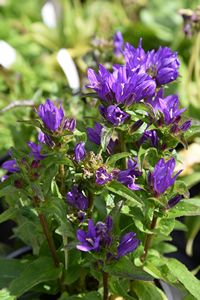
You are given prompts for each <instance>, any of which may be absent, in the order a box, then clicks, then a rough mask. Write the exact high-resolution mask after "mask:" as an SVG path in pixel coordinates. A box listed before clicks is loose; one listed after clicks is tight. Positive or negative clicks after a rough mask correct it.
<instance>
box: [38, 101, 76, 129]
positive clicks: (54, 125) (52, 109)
mask: <svg viewBox="0 0 200 300" xmlns="http://www.w3.org/2000/svg"><path fill="white" fill-rule="evenodd" d="M37 113H38V116H39V117H40V119H41V120H42V122H43V123H44V125H45V127H46V128H47V129H48V130H50V131H52V132H55V131H57V130H59V129H62V130H68V131H71V132H73V131H74V129H75V127H76V121H75V120H74V119H69V118H65V117H64V110H63V108H62V105H60V107H59V108H58V107H57V106H56V105H55V104H54V103H53V102H52V101H51V100H49V99H47V100H46V102H45V104H40V106H39V108H38V111H37Z"/></svg>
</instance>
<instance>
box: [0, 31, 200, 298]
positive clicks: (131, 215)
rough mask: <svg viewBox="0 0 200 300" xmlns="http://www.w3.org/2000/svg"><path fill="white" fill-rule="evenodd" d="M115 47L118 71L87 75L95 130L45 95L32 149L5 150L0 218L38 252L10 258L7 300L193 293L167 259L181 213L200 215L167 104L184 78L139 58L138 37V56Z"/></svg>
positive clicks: (180, 120) (171, 58)
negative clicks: (169, 290)
mask: <svg viewBox="0 0 200 300" xmlns="http://www.w3.org/2000/svg"><path fill="white" fill-rule="evenodd" d="M114 46H115V54H116V55H117V57H120V59H121V61H123V64H117V65H114V66H113V69H112V71H111V70H107V69H106V68H105V67H104V66H103V65H99V68H98V70H97V72H95V71H94V70H93V69H91V68H90V69H88V80H89V84H88V88H90V89H93V90H94V91H95V93H96V94H95V95H94V94H93V98H95V99H97V100H94V99H92V101H96V104H97V105H98V110H99V116H98V119H97V120H96V122H93V120H92V118H91V119H90V120H89V121H87V122H85V123H87V124H86V126H85V128H83V122H81V123H80V124H79V122H76V121H75V119H73V118H70V117H69V116H66V115H65V112H64V109H63V106H62V103H56V102H53V101H51V100H49V99H47V100H46V102H45V103H44V104H41V105H40V106H39V107H38V108H36V118H35V120H33V121H31V124H32V125H34V126H35V127H37V128H38V138H37V142H33V141H30V142H28V147H26V148H24V151H22V150H19V149H11V151H10V155H11V160H9V161H7V162H5V163H4V164H3V165H2V168H3V169H4V170H6V171H7V173H5V175H4V176H3V178H2V183H1V192H0V193H1V196H4V197H5V199H6V201H7V203H8V209H7V210H6V211H5V212H4V213H3V214H1V215H0V220H1V222H2V221H5V220H7V219H9V218H11V219H13V220H14V221H15V222H16V223H17V225H18V226H17V227H16V229H15V235H16V236H17V237H18V238H20V239H21V240H22V241H23V242H25V243H26V244H27V245H29V246H31V251H32V254H33V255H31V256H27V257H26V259H25V260H24V259H18V260H13V261H9V262H8V263H9V264H10V265H11V264H15V266H16V268H18V270H20V271H19V272H18V273H17V274H16V276H14V278H12V280H11V281H9V282H8V281H7V282H6V286H7V287H8V290H9V292H10V295H11V296H13V297H14V298H15V297H20V296H22V295H24V294H25V293H27V292H30V291H31V292H34V293H39V294H42V293H48V294H51V295H57V297H58V298H59V299H60V300H65V299H66V300H68V299H69V300H70V299H80V298H81V299H94V300H95V299H102V297H103V299H104V300H107V299H113V298H112V297H114V295H120V296H122V297H123V298H124V299H147V297H150V296H149V295H151V298H152V299H155V298H156V299H166V296H165V295H164V293H163V291H162V290H161V288H160V285H158V283H157V281H156V280H157V279H160V280H162V281H164V282H166V283H169V284H172V285H174V286H176V287H177V288H179V289H180V290H181V291H182V293H183V295H184V296H185V297H190V296H188V295H192V296H193V297H194V298H195V299H198V297H199V294H200V288H199V282H198V280H197V279H196V278H195V277H194V275H192V273H191V272H189V271H188V270H187V268H186V267H185V266H184V265H183V264H181V263H180V262H179V261H177V260H175V259H172V258H167V257H166V256H165V254H166V253H169V252H172V251H174V247H173V246H172V245H171V244H170V243H169V241H170V236H169V235H170V233H171V231H172V230H173V229H174V228H182V227H181V223H180V222H179V221H178V220H176V217H180V216H185V215H199V214H200V202H199V201H198V200H197V199H196V200H194V199H188V198H189V193H188V190H187V187H186V186H185V184H184V183H183V182H181V181H179V180H178V178H177V177H178V175H179V174H180V173H181V171H182V170H177V169H176V160H177V154H176V146H177V145H178V144H179V143H181V144H183V145H184V146H185V147H186V146H187V143H186V138H185V137H186V134H187V136H189V134H190V133H191V132H192V129H191V128H192V127H191V120H187V119H185V116H184V111H185V110H184V109H180V108H179V99H178V96H177V95H166V96H164V92H165V87H166V85H168V84H170V83H171V82H173V81H174V80H176V79H177V77H178V76H179V71H178V70H179V65H180V63H179V60H178V56H177V53H175V52H173V51H172V50H171V49H169V48H167V47H160V48H159V49H158V50H151V51H148V52H145V51H144V49H143V48H142V41H141V40H140V42H139V45H138V47H137V48H135V47H133V46H132V45H130V44H129V43H126V44H124V42H123V37H122V36H121V35H120V33H117V35H116V36H115V38H114ZM27 123H30V122H29V121H27ZM89 126H90V127H89ZM3 263H4V264H5V261H4V262H3ZM109 297H110V298H109ZM58 298H57V299H58ZM187 299H189V298H187Z"/></svg>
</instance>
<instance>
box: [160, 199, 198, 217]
mask: <svg viewBox="0 0 200 300" xmlns="http://www.w3.org/2000/svg"><path fill="white" fill-rule="evenodd" d="M199 215H200V199H199V198H191V199H183V200H181V201H180V202H179V203H178V204H177V205H176V206H174V207H173V208H171V209H169V210H168V211H167V213H166V217H167V218H176V217H182V216H199Z"/></svg>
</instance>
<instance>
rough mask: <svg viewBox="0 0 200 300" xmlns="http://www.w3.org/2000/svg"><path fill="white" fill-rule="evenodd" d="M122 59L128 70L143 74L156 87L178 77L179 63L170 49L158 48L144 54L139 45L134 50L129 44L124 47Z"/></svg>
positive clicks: (175, 54)
mask: <svg viewBox="0 0 200 300" xmlns="http://www.w3.org/2000/svg"><path fill="white" fill-rule="evenodd" d="M124 58H125V61H126V64H127V67H128V68H129V70H131V71H133V72H135V71H136V72H138V73H140V72H145V73H147V74H148V75H149V76H150V77H151V78H152V79H154V80H155V81H156V85H157V86H161V85H163V84H167V83H170V82H172V81H174V80H176V78H177V77H178V75H179V73H178V69H179V66H180V62H179V60H178V57H177V53H176V52H173V51H172V50H171V49H170V48H167V47H160V48H159V49H158V50H157V51H155V50H151V51H148V52H147V53H145V51H144V49H143V48H142V45H141V40H140V43H139V45H138V48H134V47H133V46H131V45H130V44H129V43H126V44H125V47H124Z"/></svg>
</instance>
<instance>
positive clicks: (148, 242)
mask: <svg viewBox="0 0 200 300" xmlns="http://www.w3.org/2000/svg"><path fill="white" fill-rule="evenodd" d="M156 223H157V216H156V215H155V212H154V215H153V219H152V221H151V225H150V229H151V230H154V229H155V228H156ZM152 239H153V234H152V233H151V234H150V233H149V234H147V235H146V238H145V243H144V252H143V254H142V256H141V261H142V262H143V263H144V262H145V259H146V257H147V254H148V251H149V248H150V247H151V242H152Z"/></svg>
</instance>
